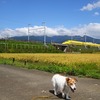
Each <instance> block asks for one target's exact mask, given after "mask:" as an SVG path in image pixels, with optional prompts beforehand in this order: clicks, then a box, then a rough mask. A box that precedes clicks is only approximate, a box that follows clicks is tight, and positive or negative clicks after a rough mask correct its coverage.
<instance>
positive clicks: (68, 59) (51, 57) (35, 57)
mask: <svg viewBox="0 0 100 100" xmlns="http://www.w3.org/2000/svg"><path fill="white" fill-rule="evenodd" d="M0 58H7V59H10V58H15V59H16V60H21V61H31V62H35V61H37V62H46V63H54V64H62V65H69V64H76V63H96V64H99V65H100V54H48V53H47V54H45V53H40V54H39V53H38V54H26V53H22V54H20V53H19V54H18V53H2V54H0Z"/></svg>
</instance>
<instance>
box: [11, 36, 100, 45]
mask: <svg viewBox="0 0 100 100" xmlns="http://www.w3.org/2000/svg"><path fill="white" fill-rule="evenodd" d="M11 39H14V40H21V41H28V36H15V37H11ZM67 40H77V41H82V42H85V41H86V42H93V43H98V44H100V39H96V38H93V37H90V36H83V37H82V36H68V35H64V36H52V37H48V36H46V42H47V43H51V42H55V43H63V42H65V41H67ZM29 41H40V42H43V41H44V36H30V37H29Z"/></svg>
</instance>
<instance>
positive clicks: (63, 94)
mask: <svg viewBox="0 0 100 100" xmlns="http://www.w3.org/2000/svg"><path fill="white" fill-rule="evenodd" d="M64 91H65V90H64V88H63V90H61V93H62V97H63V98H65V93H64Z"/></svg>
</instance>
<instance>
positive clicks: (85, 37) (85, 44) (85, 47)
mask: <svg viewBox="0 0 100 100" xmlns="http://www.w3.org/2000/svg"><path fill="white" fill-rule="evenodd" d="M84 37H85V48H86V41H87V40H86V33H85V36H84Z"/></svg>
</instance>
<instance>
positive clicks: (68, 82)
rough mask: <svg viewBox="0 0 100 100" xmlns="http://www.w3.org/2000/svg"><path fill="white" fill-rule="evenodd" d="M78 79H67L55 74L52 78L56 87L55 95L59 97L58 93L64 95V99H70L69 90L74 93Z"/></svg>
mask: <svg viewBox="0 0 100 100" xmlns="http://www.w3.org/2000/svg"><path fill="white" fill-rule="evenodd" d="M76 81H77V80H76V78H70V77H65V76H62V75H60V74H55V75H54V76H53V77H52V82H53V86H54V94H55V95H57V93H58V91H59V92H61V93H62V97H63V98H65V96H66V99H67V100H68V99H70V97H69V89H71V90H72V92H74V91H75V90H76V85H75V84H76Z"/></svg>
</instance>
